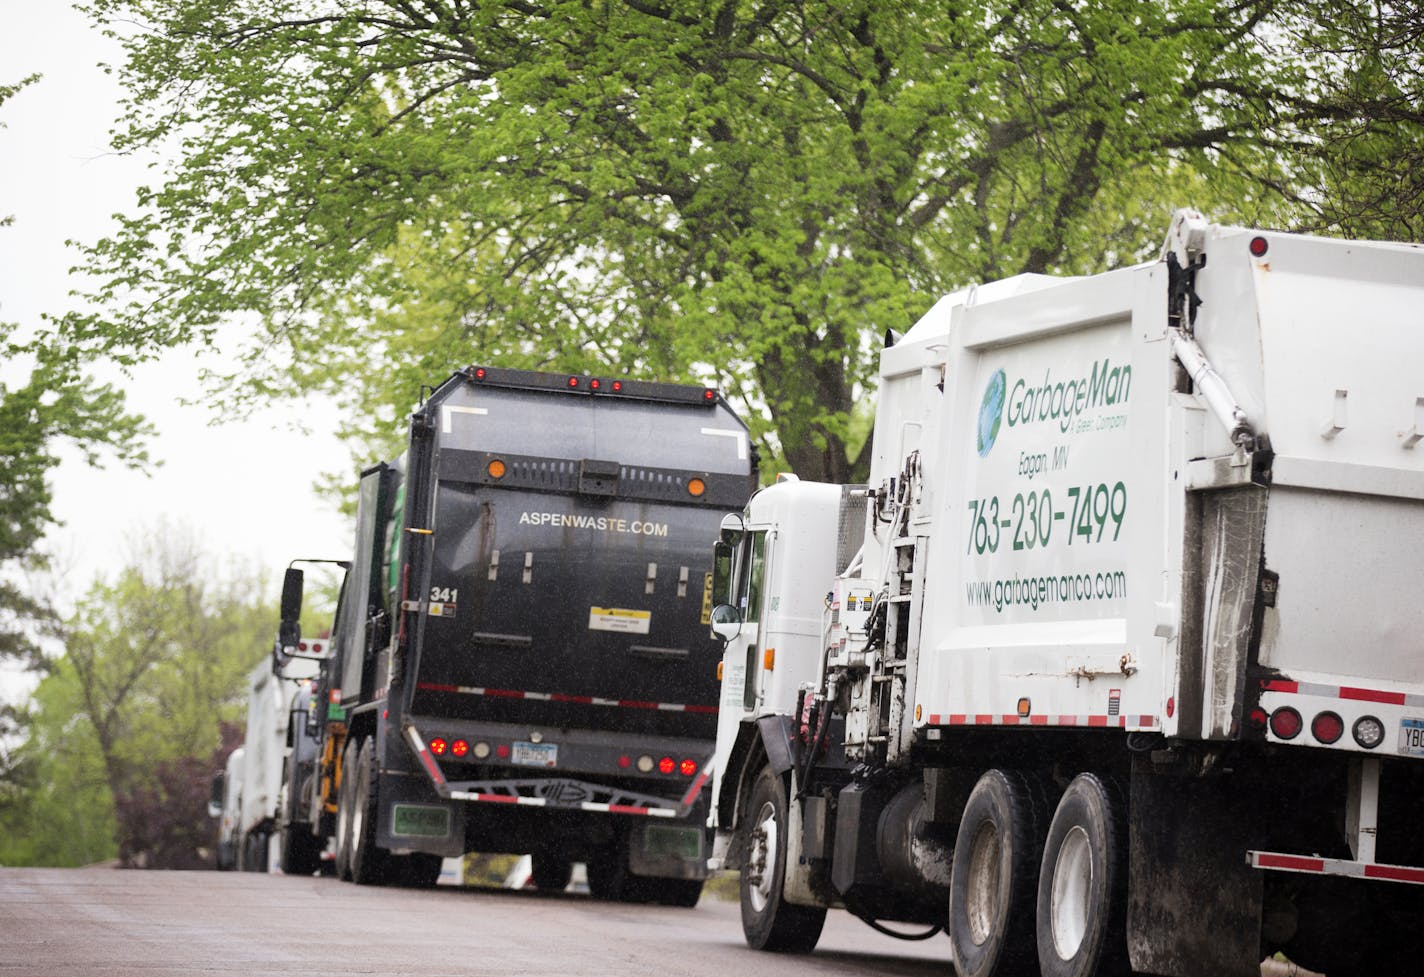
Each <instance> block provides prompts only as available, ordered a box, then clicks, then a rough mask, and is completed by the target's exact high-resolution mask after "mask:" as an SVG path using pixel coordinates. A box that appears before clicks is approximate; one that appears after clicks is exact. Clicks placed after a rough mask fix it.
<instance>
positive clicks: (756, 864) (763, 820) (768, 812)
mask: <svg viewBox="0 0 1424 977" xmlns="http://www.w3.org/2000/svg"><path fill="white" fill-rule="evenodd" d="M778 835H779V832H778V829H777V824H776V805H774V804H772V803H771V801H767V802H766V803H764V804H763V805H762V806H761V810H760V811H758V812H757V819H756V827H755V828H754V829H752V837H751V850H750V851H749V852H748V853H747V882H748V886H747V896H748V898H749V899H750V900H751V904H752V909H753V910H755V911H756V912H758V913H762V912H765V911H766V907H767V906H768V905H770V904H771V896H772V888H773V882H774V879H773V876H774V875H775V874H776V872H775V869H776V847H777V845H778V844H779V843H780V838H779V837H778Z"/></svg>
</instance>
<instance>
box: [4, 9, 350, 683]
mask: <svg viewBox="0 0 1424 977" xmlns="http://www.w3.org/2000/svg"><path fill="white" fill-rule="evenodd" d="M0 24H3V25H4V28H3V30H0V83H3V84H14V83H15V82H18V81H19V80H20V79H21V78H24V77H26V76H27V75H29V74H31V73H33V72H41V73H43V74H44V76H45V77H44V78H43V79H42V80H41V81H40V82H38V83H37V84H35V85H32V86H31V87H29V88H27V89H26V90H24V91H23V92H21V93H20V94H18V95H16V96H15V97H14V98H12V99H11V100H10V101H9V102H7V103H5V105H4V106H0V124H3V125H4V128H0V216H3V215H13V217H14V223H13V224H12V225H11V226H9V227H3V228H0V321H2V322H12V323H18V324H19V325H20V326H21V328H22V331H23V330H27V329H32V328H34V327H35V326H36V325H37V324H38V323H39V321H40V319H39V317H40V314H41V313H43V312H50V313H54V312H59V311H63V310H64V309H65V308H67V307H68V305H69V302H70V300H69V299H68V298H67V293H68V292H69V291H70V289H71V288H72V287H73V286H72V285H71V284H70V283H69V281H68V273H67V270H68V268H69V267H70V266H71V265H73V264H74V263H75V262H76V260H77V255H76V253H75V252H74V251H73V250H72V249H69V248H66V247H65V244H64V242H65V241H66V240H67V239H73V240H81V241H86V242H87V241H93V240H95V239H97V238H98V237H100V236H101V235H102V234H104V233H105V231H106V230H108V229H109V227H110V226H111V222H110V215H111V214H113V213H114V212H116V211H122V210H127V209H129V207H130V206H131V203H132V199H133V189H134V187H135V186H137V185H138V184H139V183H140V182H144V181H146V180H154V179H156V176H155V175H153V174H150V173H149V172H148V171H147V170H146V169H145V167H144V165H143V163H142V162H141V161H137V160H133V159H123V158H119V157H117V156H114V155H112V154H109V153H107V151H106V150H107V143H108V132H109V130H110V129H111V128H112V125H113V121H114V119H115V117H116V116H117V112H118V109H117V100H118V97H119V94H120V93H119V87H118V83H117V81H116V79H115V78H114V77H113V76H110V75H106V74H105V73H103V72H102V71H101V70H100V69H99V68H97V67H96V65H97V63H98V62H100V61H110V62H115V63H117V62H118V60H119V51H118V48H117V45H115V44H113V43H112V42H110V41H108V40H106V39H105V38H103V37H102V36H101V35H100V34H99V33H98V32H97V31H96V30H94V29H92V28H91V27H90V26H89V24H88V21H87V19H86V18H85V17H84V16H83V15H81V14H79V13H77V12H76V11H74V10H72V9H71V8H70V7H69V6H68V5H67V3H65V2H63V0H0ZM197 368H198V364H197V363H196V361H195V359H194V354H193V353H191V352H183V353H180V354H179V355H175V356H169V357H167V358H165V359H164V360H163V361H160V362H158V363H155V364H152V365H149V366H145V367H141V368H139V369H138V370H136V371H135V373H134V376H133V377H132V378H124V377H122V376H120V375H119V374H117V373H115V372H112V371H111V372H109V373H106V374H105V378H106V379H114V380H116V381H117V385H119V386H120V387H122V388H123V389H125V390H126V391H127V392H128V395H129V398H130V405H131V407H132V408H133V409H135V410H137V411H138V412H140V413H142V414H144V415H146V416H147V417H148V418H149V419H150V420H151V421H152V422H153V423H154V424H155V425H156V426H157V427H158V429H159V435H158V437H157V438H156V439H155V440H154V441H153V442H152V443H151V445H150V455H151V456H152V457H153V458H154V459H155V460H159V461H161V462H162V464H161V465H160V466H156V467H154V468H152V469H151V471H149V472H147V473H140V472H132V471H129V470H126V469H123V468H116V467H110V468H107V469H105V470H99V471H95V470H91V469H88V468H87V467H86V466H85V465H84V464H83V462H82V461H81V460H79V459H78V458H77V457H73V455H74V453H73V452H67V453H66V457H67V458H70V459H71V460H66V462H65V463H64V464H63V465H62V466H61V467H60V469H59V470H58V472H57V474H56V476H55V477H54V478H53V480H52V484H53V489H54V505H53V510H54V512H55V514H56V515H57V516H58V517H59V518H60V519H61V520H62V521H63V522H64V526H63V528H62V529H60V530H58V531H56V532H54V533H53V534H51V536H50V537H49V539H48V545H47V549H49V550H50V551H51V552H53V553H55V554H56V555H57V556H58V566H59V567H60V568H61V569H62V570H63V571H64V574H63V576H62V578H61V580H60V581H59V583H60V586H61V588H62V590H63V592H62V593H61V594H60V595H59V596H60V597H61V599H63V600H66V601H68V600H72V599H73V598H75V597H77V596H79V595H80V594H82V593H83V591H84V590H85V589H87V587H88V585H89V583H90V581H91V580H93V578H94V577H95V575H96V574H107V575H109V576H110V577H112V576H113V575H114V573H115V572H116V571H117V570H118V569H119V568H120V567H121V566H122V565H123V563H124V557H125V556H126V555H127V552H128V551H127V549H126V547H127V546H128V541H129V540H131V539H132V538H133V537H135V535H136V534H139V533H142V532H145V531H149V530H153V529H155V528H156V527H158V526H159V525H160V522H161V521H162V520H167V521H168V522H170V523H174V524H178V525H186V526H187V527H189V528H190V529H191V531H192V532H193V533H194V534H195V535H196V536H197V537H198V539H199V540H200V541H201V543H202V545H203V547H204V549H205V550H207V551H208V552H209V553H211V554H212V555H213V556H215V557H217V558H219V564H223V563H227V562H229V561H241V562H248V563H254V564H257V565H260V566H262V567H264V568H267V569H268V570H269V571H270V575H271V580H272V584H271V586H272V589H273V594H272V597H273V599H274V600H275V598H276V589H277V588H278V587H279V586H280V583H279V581H280V569H281V568H282V567H284V566H285V565H286V563H287V561H288V560H289V559H291V558H293V557H322V556H334V557H339V556H344V555H345V553H346V550H347V549H349V547H350V529H349V527H348V524H347V522H346V521H345V520H344V519H342V518H341V517H339V516H338V515H337V514H336V513H335V511H334V508H333V506H332V504H331V503H329V502H327V501H326V500H325V499H322V498H320V497H318V496H317V495H316V494H315V493H314V492H313V490H312V483H313V480H314V479H315V477H316V476H317V475H318V474H320V473H322V472H333V471H338V472H339V471H344V470H346V469H347V468H348V467H352V462H351V461H350V460H349V459H348V458H347V456H346V453H345V450H344V449H342V448H341V447H340V446H339V445H338V444H337V443H336V442H335V439H334V438H332V437H331V433H330V432H331V431H332V430H333V429H334V427H335V413H334V410H333V409H331V408H330V407H329V406H323V407H320V408H318V409H312V408H309V409H307V410H301V409H300V408H297V407H286V408H283V409H281V410H276V411H268V412H265V413H263V414H260V415H257V416H254V417H252V418H251V419H250V420H247V421H242V422H230V423H224V424H217V425H213V424H212V422H213V421H215V420H217V419H219V417H220V414H221V405H215V407H216V408H217V409H216V410H214V409H209V408H206V407H195V406H184V405H183V404H182V401H184V400H190V399H200V398H202V390H201V387H200V386H199V384H198V382H197V379H196V374H197ZM0 379H3V380H4V381H5V382H7V383H9V384H15V383H17V382H18V381H19V380H21V379H23V372H22V371H20V370H19V369H18V366H17V364H13V363H11V364H6V363H0ZM209 399H210V398H209ZM298 416H300V418H301V419H302V420H303V421H304V422H306V423H307V424H308V425H310V426H311V428H312V430H311V433H310V434H301V433H298V432H297V431H294V430H293V429H292V427H291V421H293V420H294V419H297V418H298ZM353 476H354V472H353ZM213 572H222V567H221V566H218V567H215V568H214V571H213ZM275 625H276V622H275V621H274V622H273V626H274V627H275ZM262 650H263V649H254V650H253V651H254V659H255V658H256V657H259V656H260V655H261V653H262ZM7 687H8V688H9V689H10V690H11V691H12V692H13V690H14V688H15V687H16V684H15V679H14V676H13V675H0V691H4V690H5V689H6V688H7Z"/></svg>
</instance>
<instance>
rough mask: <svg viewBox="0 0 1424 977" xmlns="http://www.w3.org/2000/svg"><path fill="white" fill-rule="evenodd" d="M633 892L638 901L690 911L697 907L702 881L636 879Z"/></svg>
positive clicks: (700, 896) (700, 895)
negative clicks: (636, 894) (638, 898)
mask: <svg viewBox="0 0 1424 977" xmlns="http://www.w3.org/2000/svg"><path fill="white" fill-rule="evenodd" d="M634 891H636V892H637V893H638V895H639V897H640V901H643V900H646V901H647V902H655V903H657V904H658V905H660V906H676V907H679V908H682V909H691V908H692V907H693V906H695V905H697V900H699V899H701V898H702V880H701V879H655V878H647V877H638V878H636V879H635V880H634Z"/></svg>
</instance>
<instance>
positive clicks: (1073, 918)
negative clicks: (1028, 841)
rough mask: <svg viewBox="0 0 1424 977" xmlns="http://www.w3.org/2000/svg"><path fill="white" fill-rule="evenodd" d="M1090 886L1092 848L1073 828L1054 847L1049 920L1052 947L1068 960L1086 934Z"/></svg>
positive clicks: (1078, 830)
mask: <svg viewBox="0 0 1424 977" xmlns="http://www.w3.org/2000/svg"><path fill="white" fill-rule="evenodd" d="M1092 882H1093V856H1092V845H1091V843H1090V842H1089V841H1088V833H1087V832H1086V831H1084V830H1083V829H1082V828H1081V827H1080V826H1078V825H1074V826H1073V827H1072V828H1071V829H1070V830H1069V831H1068V833H1067V834H1066V835H1064V837H1063V843H1062V844H1061V845H1060V846H1059V847H1058V858H1057V859H1056V860H1055V861H1054V865H1053V900H1052V906H1051V908H1050V916H1049V920H1050V922H1051V923H1052V926H1053V947H1054V949H1055V950H1057V951H1058V956H1059V957H1061V958H1062V959H1064V960H1071V959H1073V957H1074V956H1076V955H1077V953H1078V949H1079V948H1080V947H1081V946H1082V945H1083V937H1084V936H1086V935H1087V932H1088V900H1089V892H1090V890H1091V888H1092Z"/></svg>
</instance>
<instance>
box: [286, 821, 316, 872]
mask: <svg viewBox="0 0 1424 977" xmlns="http://www.w3.org/2000/svg"><path fill="white" fill-rule="evenodd" d="M321 849H322V845H321V839H319V838H317V837H316V835H314V834H312V833H311V831H310V830H309V829H308V828H307V826H306V825H305V824H289V825H287V827H286V828H284V829H283V830H282V849H281V856H282V872H283V874H285V875H312V874H313V873H315V872H316V870H317V869H319V868H321Z"/></svg>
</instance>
